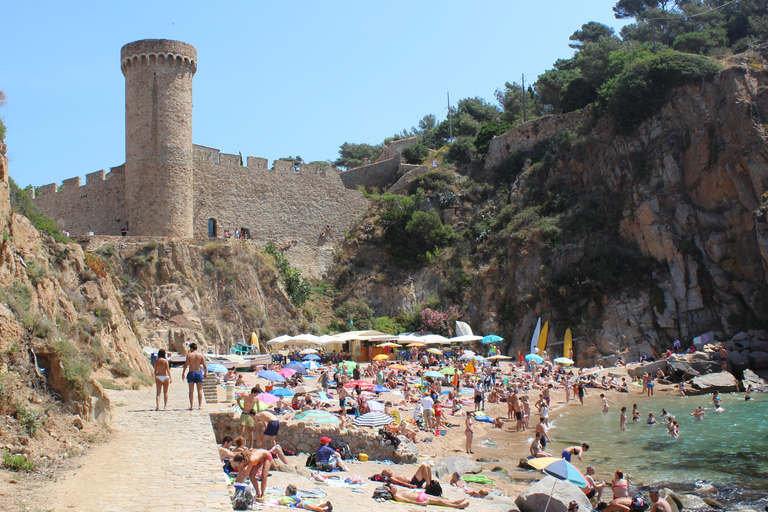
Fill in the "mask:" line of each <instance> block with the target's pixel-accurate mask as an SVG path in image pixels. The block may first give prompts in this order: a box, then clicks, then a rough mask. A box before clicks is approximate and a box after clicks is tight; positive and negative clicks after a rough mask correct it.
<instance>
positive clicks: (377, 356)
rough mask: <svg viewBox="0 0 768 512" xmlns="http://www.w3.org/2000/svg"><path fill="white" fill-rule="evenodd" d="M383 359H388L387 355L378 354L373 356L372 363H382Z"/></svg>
mask: <svg viewBox="0 0 768 512" xmlns="http://www.w3.org/2000/svg"><path fill="white" fill-rule="evenodd" d="M385 359H389V354H379V355H376V356H373V360H374V361H383V360H385Z"/></svg>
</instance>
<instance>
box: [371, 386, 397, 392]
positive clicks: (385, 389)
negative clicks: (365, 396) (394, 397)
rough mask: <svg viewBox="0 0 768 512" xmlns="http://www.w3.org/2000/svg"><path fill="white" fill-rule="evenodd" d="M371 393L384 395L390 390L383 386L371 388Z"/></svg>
mask: <svg viewBox="0 0 768 512" xmlns="http://www.w3.org/2000/svg"><path fill="white" fill-rule="evenodd" d="M371 391H373V392H374V393H386V392H388V391H392V390H391V389H389V388H385V387H384V386H373V389H372V390H371Z"/></svg>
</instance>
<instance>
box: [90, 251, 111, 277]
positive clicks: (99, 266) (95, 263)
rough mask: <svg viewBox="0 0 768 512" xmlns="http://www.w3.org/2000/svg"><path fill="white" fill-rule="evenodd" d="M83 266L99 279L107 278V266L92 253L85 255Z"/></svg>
mask: <svg viewBox="0 0 768 512" xmlns="http://www.w3.org/2000/svg"><path fill="white" fill-rule="evenodd" d="M85 264H86V265H87V266H88V268H90V269H91V270H92V271H93V273H94V274H96V275H97V276H99V277H107V264H106V263H105V262H104V260H103V259H101V257H100V256H97V255H96V254H94V253H92V252H87V253H85Z"/></svg>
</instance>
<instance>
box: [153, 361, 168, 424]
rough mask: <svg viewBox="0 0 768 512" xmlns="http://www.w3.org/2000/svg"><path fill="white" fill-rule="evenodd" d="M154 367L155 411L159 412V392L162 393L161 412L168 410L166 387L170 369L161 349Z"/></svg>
mask: <svg viewBox="0 0 768 512" xmlns="http://www.w3.org/2000/svg"><path fill="white" fill-rule="evenodd" d="M154 367H155V385H156V386H157V395H156V397H155V402H156V407H155V410H156V411H159V410H160V392H161V391H162V393H163V410H164V411H165V410H166V409H168V386H170V384H171V367H170V365H169V364H168V359H166V358H165V349H164V348H161V349H160V350H158V352H157V360H156V361H155V364H154Z"/></svg>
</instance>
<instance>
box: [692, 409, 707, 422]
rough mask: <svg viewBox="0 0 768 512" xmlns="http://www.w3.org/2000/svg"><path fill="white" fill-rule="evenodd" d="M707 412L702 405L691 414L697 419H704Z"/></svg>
mask: <svg viewBox="0 0 768 512" xmlns="http://www.w3.org/2000/svg"><path fill="white" fill-rule="evenodd" d="M705 414H706V413H705V412H704V409H703V408H702V407H697V408H696V410H695V411H693V412H692V413H691V416H693V417H694V418H695V419H697V420H703V419H704V415H705Z"/></svg>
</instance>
